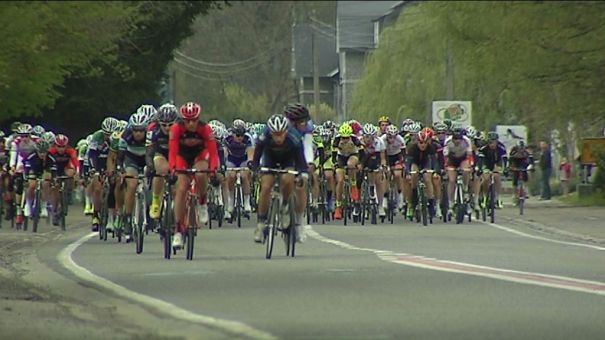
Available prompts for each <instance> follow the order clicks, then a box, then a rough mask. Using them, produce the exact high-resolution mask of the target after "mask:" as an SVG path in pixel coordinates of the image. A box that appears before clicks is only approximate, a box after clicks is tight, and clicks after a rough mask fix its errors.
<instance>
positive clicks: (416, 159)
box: [405, 143, 436, 175]
mask: <svg viewBox="0 0 605 340" xmlns="http://www.w3.org/2000/svg"><path fill="white" fill-rule="evenodd" d="M435 157H436V150H435V147H434V146H433V144H432V143H428V144H427V145H426V147H425V149H424V150H421V149H420V147H419V146H418V144H416V143H414V144H411V145H409V146H408V147H407V149H406V158H405V172H406V175H409V174H410V171H411V170H412V164H416V166H418V170H422V169H427V170H435V163H436V162H435Z"/></svg>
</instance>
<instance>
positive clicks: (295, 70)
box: [291, 22, 338, 108]
mask: <svg viewBox="0 0 605 340" xmlns="http://www.w3.org/2000/svg"><path fill="white" fill-rule="evenodd" d="M313 37H315V44H316V45H315V46H316V48H317V49H318V55H319V58H318V59H319V88H320V90H319V97H320V100H319V101H320V102H321V103H326V104H328V105H330V106H331V107H333V108H335V107H336V106H337V103H338V102H337V101H336V98H335V96H334V94H335V90H336V89H338V79H337V78H335V74H336V73H337V71H338V54H337V53H336V33H335V32H333V31H332V32H330V31H329V30H326V29H322V28H320V27H319V26H318V25H315V24H313V23H311V22H309V23H298V24H296V25H294V27H293V29H292V67H291V73H292V77H293V78H294V79H295V82H296V89H297V94H298V101H299V102H300V103H302V104H305V105H311V104H313V103H314V97H313V93H314V92H313V48H312V46H313ZM335 72H336V73H335Z"/></svg>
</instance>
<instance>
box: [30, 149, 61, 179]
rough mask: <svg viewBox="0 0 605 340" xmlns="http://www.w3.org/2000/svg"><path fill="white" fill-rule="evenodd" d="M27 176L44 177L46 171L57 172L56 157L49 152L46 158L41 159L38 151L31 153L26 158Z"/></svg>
mask: <svg viewBox="0 0 605 340" xmlns="http://www.w3.org/2000/svg"><path fill="white" fill-rule="evenodd" d="M24 170H25V177H28V176H33V177H37V178H39V177H42V174H44V172H53V173H54V172H55V171H56V170H57V166H56V161H55V158H54V157H53V156H52V155H51V154H50V153H47V154H46V156H45V157H44V159H41V158H40V156H39V155H38V152H36V151H34V152H32V153H30V154H29V155H28V156H27V158H25V160H24Z"/></svg>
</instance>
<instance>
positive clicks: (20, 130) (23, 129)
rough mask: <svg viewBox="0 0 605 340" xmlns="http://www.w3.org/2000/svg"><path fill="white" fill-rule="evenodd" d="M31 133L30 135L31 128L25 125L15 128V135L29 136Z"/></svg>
mask: <svg viewBox="0 0 605 340" xmlns="http://www.w3.org/2000/svg"><path fill="white" fill-rule="evenodd" d="M31 133H32V126H31V125H29V124H27V123H24V124H21V125H19V127H18V128H17V134H19V135H31Z"/></svg>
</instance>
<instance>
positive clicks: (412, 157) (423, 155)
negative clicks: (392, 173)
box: [405, 128, 436, 218]
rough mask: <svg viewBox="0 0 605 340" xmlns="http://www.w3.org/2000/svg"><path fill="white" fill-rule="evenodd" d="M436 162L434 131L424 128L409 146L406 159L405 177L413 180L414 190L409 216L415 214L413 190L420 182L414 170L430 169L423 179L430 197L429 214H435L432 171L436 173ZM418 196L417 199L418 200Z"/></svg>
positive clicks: (410, 197)
mask: <svg viewBox="0 0 605 340" xmlns="http://www.w3.org/2000/svg"><path fill="white" fill-rule="evenodd" d="M435 163H436V150H435V147H434V145H433V131H432V130H431V129H429V128H426V129H423V130H422V131H420V132H419V133H418V137H417V138H416V140H415V141H414V142H413V143H412V144H411V145H409V146H408V147H407V150H406V159H405V178H406V180H407V181H411V188H412V191H411V192H410V193H409V196H408V197H407V200H408V203H411V204H408V208H407V212H406V217H407V218H412V217H413V216H414V203H413V190H414V189H415V188H416V186H417V183H418V174H417V173H416V174H412V173H411V172H412V171H416V172H418V171H420V170H428V171H429V172H427V173H425V174H424V175H423V181H424V184H425V188H426V197H427V199H428V208H429V214H430V215H431V216H434V215H435V196H434V191H433V182H432V180H431V177H432V176H431V173H430V172H433V175H436V174H435V173H434V170H435ZM417 200H418V198H417V199H416V201H417Z"/></svg>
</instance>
